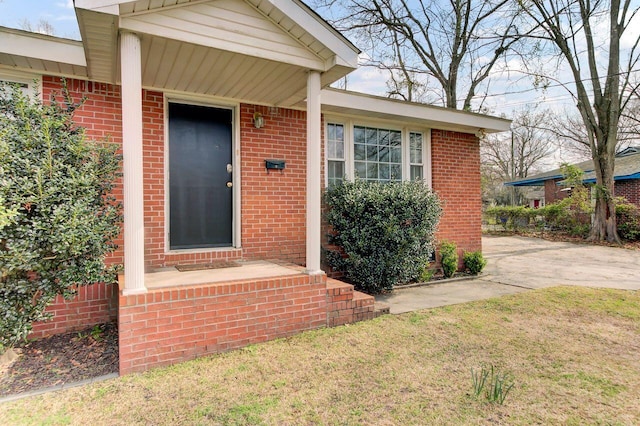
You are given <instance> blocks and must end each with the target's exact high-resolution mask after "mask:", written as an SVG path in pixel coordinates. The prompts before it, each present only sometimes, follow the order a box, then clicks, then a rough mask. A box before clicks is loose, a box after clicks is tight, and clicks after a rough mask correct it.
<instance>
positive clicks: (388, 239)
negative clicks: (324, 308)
mask: <svg viewBox="0 0 640 426" xmlns="http://www.w3.org/2000/svg"><path fill="white" fill-rule="evenodd" d="M325 201H326V204H327V207H328V211H327V214H326V218H327V222H328V223H329V225H330V227H331V229H332V232H331V234H330V235H329V243H330V244H332V245H335V247H336V248H332V249H327V250H326V252H325V253H326V257H327V261H328V262H329V265H330V266H331V267H332V268H334V269H335V270H337V271H341V272H343V273H344V275H345V277H346V278H347V279H348V280H349V281H350V282H352V283H353V284H354V285H355V286H356V288H358V289H360V290H363V291H366V292H368V293H379V292H381V291H383V290H389V289H392V288H393V286H394V285H395V284H398V283H405V282H409V281H412V280H416V279H418V278H419V277H420V276H421V274H422V272H423V271H424V268H425V267H427V266H428V263H429V258H430V256H431V255H432V253H433V251H434V246H433V244H434V243H433V238H434V233H435V231H436V227H437V224H438V221H439V219H440V214H441V211H442V209H441V207H440V202H439V200H438V198H437V196H436V195H435V194H434V193H433V192H432V191H431V190H429V189H428V188H427V187H426V186H425V185H424V183H422V182H419V181H413V182H390V183H378V182H367V181H364V180H360V179H356V180H355V181H353V182H343V183H341V184H338V185H335V186H333V187H331V188H329V189H328V190H327V192H326V194H325Z"/></svg>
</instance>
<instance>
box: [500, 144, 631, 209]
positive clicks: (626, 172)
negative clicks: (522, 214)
mask: <svg viewBox="0 0 640 426" xmlns="http://www.w3.org/2000/svg"><path fill="white" fill-rule="evenodd" d="M575 166H576V167H578V168H579V169H580V170H582V171H583V172H584V177H583V182H584V183H585V184H593V183H595V182H596V176H595V172H594V171H593V161H592V160H588V161H583V162H582V163H578V164H575ZM563 181H564V176H563V175H562V171H561V170H560V169H554V170H550V171H548V172H544V173H539V174H537V175H533V176H528V177H526V178H522V179H518V180H514V181H511V182H506V183H505V185H509V186H543V187H544V203H545V204H551V203H554V202H556V201H559V200H562V199H563V198H566V197H568V196H569V194H570V189H571V188H569V187H567V186H566V185H563ZM614 185H615V196H616V197H624V198H626V199H627V201H629V202H630V203H632V204H635V205H636V206H638V207H640V147H634V146H632V147H629V148H626V149H624V150H623V151H620V152H619V153H617V154H616V158H615V176H614Z"/></svg>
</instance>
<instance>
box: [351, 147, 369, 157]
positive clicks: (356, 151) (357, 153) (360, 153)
mask: <svg viewBox="0 0 640 426" xmlns="http://www.w3.org/2000/svg"><path fill="white" fill-rule="evenodd" d="M353 156H354V159H355V160H364V159H365V158H366V145H361V144H356V145H355V146H354V147H353Z"/></svg>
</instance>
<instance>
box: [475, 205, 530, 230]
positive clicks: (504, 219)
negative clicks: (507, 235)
mask: <svg viewBox="0 0 640 426" xmlns="http://www.w3.org/2000/svg"><path fill="white" fill-rule="evenodd" d="M535 213H536V210H533V209H530V208H528V207H524V206H495V207H490V208H488V209H487V211H486V214H488V215H490V216H494V217H495V218H496V223H500V224H501V225H502V226H503V228H504V229H505V230H507V229H509V230H514V231H517V230H518V229H519V228H522V227H525V226H527V225H528V224H529V221H530V220H531V217H532V216H534V215H535Z"/></svg>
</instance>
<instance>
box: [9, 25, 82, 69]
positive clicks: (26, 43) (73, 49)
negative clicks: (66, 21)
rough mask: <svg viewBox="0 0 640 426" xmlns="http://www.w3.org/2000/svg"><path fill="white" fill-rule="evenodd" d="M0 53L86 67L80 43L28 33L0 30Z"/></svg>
mask: <svg viewBox="0 0 640 426" xmlns="http://www.w3.org/2000/svg"><path fill="white" fill-rule="evenodd" d="M0 46H2V47H0V51H1V52H2V53H6V54H9V55H16V56H24V57H28V58H35V59H41V60H43V61H52V62H60V63H64V64H70V65H77V66H81V67H86V66H87V60H86V59H85V56H84V48H83V47H82V42H80V41H75V40H68V39H63V38H58V37H53V36H48V35H44V34H37V33H30V32H28V31H22V30H14V29H11V28H1V31H0Z"/></svg>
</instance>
